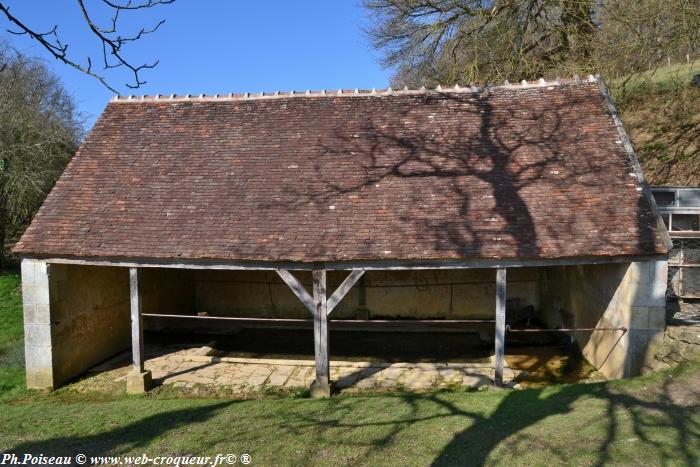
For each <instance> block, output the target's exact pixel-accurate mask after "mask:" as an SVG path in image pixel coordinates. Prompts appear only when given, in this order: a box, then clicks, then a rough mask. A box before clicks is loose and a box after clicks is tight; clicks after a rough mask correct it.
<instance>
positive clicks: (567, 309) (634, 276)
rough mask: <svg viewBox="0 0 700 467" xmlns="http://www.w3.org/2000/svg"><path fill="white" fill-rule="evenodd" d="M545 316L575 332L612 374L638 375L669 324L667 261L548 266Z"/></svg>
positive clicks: (593, 358)
mask: <svg viewBox="0 0 700 467" xmlns="http://www.w3.org/2000/svg"><path fill="white" fill-rule="evenodd" d="M542 270H543V281H542V311H541V316H542V319H543V320H544V321H545V322H546V323H547V324H548V326H551V327H585V328H616V327H625V328H627V332H626V333H622V332H621V331H598V332H587V331H578V332H574V333H572V334H573V337H574V338H575V340H576V342H577V343H578V345H579V346H580V348H581V350H582V352H583V355H584V356H585V357H586V358H587V359H588V361H590V362H591V363H592V364H593V365H594V366H596V367H597V368H598V369H599V370H600V371H601V372H602V373H603V374H605V375H606V376H607V377H608V378H621V377H626V376H632V375H636V374H639V373H640V371H641V369H642V367H643V366H644V362H645V361H646V359H647V358H648V354H649V352H650V351H651V350H650V347H651V346H652V345H653V343H654V342H657V341H658V340H659V339H661V337H662V335H663V330H664V326H665V319H666V314H665V291H666V276H667V263H666V261H644V262H635V263H623V264H605V265H579V266H561V267H551V268H543V269H542Z"/></svg>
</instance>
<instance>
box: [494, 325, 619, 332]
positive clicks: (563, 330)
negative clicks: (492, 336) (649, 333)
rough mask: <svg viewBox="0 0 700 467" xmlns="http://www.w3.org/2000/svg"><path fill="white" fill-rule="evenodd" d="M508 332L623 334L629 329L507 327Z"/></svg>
mask: <svg viewBox="0 0 700 467" xmlns="http://www.w3.org/2000/svg"><path fill="white" fill-rule="evenodd" d="M506 331H508V332H556V331H561V332H574V331H591V332H593V331H622V332H627V328H626V327H624V326H622V327H619V328H558V329H536V328H529V329H513V328H511V327H510V326H506Z"/></svg>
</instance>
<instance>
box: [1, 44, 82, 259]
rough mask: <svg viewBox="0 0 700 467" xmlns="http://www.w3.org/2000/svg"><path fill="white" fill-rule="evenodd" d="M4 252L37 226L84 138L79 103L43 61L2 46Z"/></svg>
mask: <svg viewBox="0 0 700 467" xmlns="http://www.w3.org/2000/svg"><path fill="white" fill-rule="evenodd" d="M0 70H1V71H0V246H2V244H3V243H4V240H5V238H6V237H13V236H16V235H17V234H19V233H20V232H21V230H23V228H24V227H25V226H26V225H27V224H28V222H29V221H30V220H31V218H32V216H33V215H34V213H35V212H36V211H37V209H38V208H39V206H40V205H41V203H42V202H43V200H44V198H45V197H46V194H47V193H48V192H49V190H50V189H51V188H52V187H53V185H54V183H55V182H56V180H57V179H58V177H59V175H60V174H61V172H62V171H63V169H64V168H65V166H66V164H67V163H68V161H69V160H70V158H71V157H72V155H73V154H74V152H75V150H76V148H77V145H78V142H79V139H80V136H81V132H82V128H81V124H80V122H79V121H78V113H77V111H76V110H75V104H74V102H73V98H72V97H71V96H70V95H69V94H68V93H67V92H66V90H65V89H64V88H63V87H62V85H61V83H60V81H59V80H58V78H57V77H56V76H55V75H53V74H52V73H51V72H50V71H49V70H48V68H47V66H46V65H45V64H44V63H43V62H41V61H38V60H33V59H29V58H27V57H24V56H23V55H21V54H19V53H17V52H14V51H12V50H11V49H9V48H8V47H7V46H5V45H3V43H1V42H0Z"/></svg>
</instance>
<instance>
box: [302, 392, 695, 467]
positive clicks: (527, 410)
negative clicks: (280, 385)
mask: <svg viewBox="0 0 700 467" xmlns="http://www.w3.org/2000/svg"><path fill="white" fill-rule="evenodd" d="M696 379H697V378H696ZM678 383H680V384H681V385H686V386H688V385H690V386H693V384H694V383H693V382H692V381H682V382H680V381H679V382H678ZM671 384H672V383H669V382H668V380H667V381H664V382H663V383H654V384H651V387H650V388H649V389H648V390H647V388H642V389H641V390H639V389H636V390H635V389H633V390H629V389H628V387H627V386H626V385H619V384H616V383H596V384H576V385H565V386H561V387H556V388H551V387H550V388H533V389H527V390H522V391H509V392H507V393H505V394H504V397H503V398H502V399H500V401H498V403H497V405H496V406H495V408H494V409H493V410H490V409H489V408H488V407H486V406H485V405H484V404H488V403H486V402H485V401H484V399H481V402H479V399H478V398H479V397H480V396H475V397H474V398H473V399H472V398H471V397H470V396H465V397H464V398H455V396H454V394H450V393H444V392H438V393H433V394H427V395H419V394H400V395H394V396H393V397H396V398H399V399H400V404H399V405H398V406H396V405H395V404H392V403H387V404H386V405H387V407H391V411H392V412H391V413H393V414H396V415H395V416H389V417H388V418H384V417H372V419H369V420H367V419H364V420H358V419H357V416H356V415H355V414H356V413H357V411H358V410H359V411H360V412H361V411H362V410H361V409H362V408H361V407H357V405H356V404H355V403H354V402H353V401H350V403H345V404H342V406H341V405H340V404H337V405H335V406H334V410H335V413H334V414H333V415H332V416H330V417H327V418H325V419H324V420H323V421H319V419H318V418H317V417H315V416H305V415H301V414H299V415H297V417H298V418H296V419H295V420H294V422H292V423H290V424H289V429H290V431H291V433H292V434H293V435H297V436H300V437H303V436H309V434H310V433H309V431H312V432H313V436H314V437H316V438H317V439H318V440H319V442H321V443H322V444H327V445H335V446H340V445H342V446H343V447H346V448H352V449H354V450H358V451H364V453H363V459H369V458H374V457H375V456H382V454H381V453H382V451H384V450H386V449H392V446H393V447H395V446H399V445H402V444H405V443H406V442H407V441H406V439H407V438H411V439H414V438H415V439H418V441H416V443H417V444H418V445H419V446H420V449H418V451H417V452H420V451H425V450H426V449H429V448H430V446H428V445H427V444H426V443H429V442H430V441H427V439H426V440H422V441H421V440H420V438H421V436H423V435H424V436H426V437H428V438H429V437H432V436H433V435H434V434H435V433H436V432H440V431H451V432H454V433H455V434H454V436H453V437H452V439H450V440H449V441H448V442H447V443H446V444H445V445H444V447H443V448H442V449H441V450H440V452H439V453H438V454H437V455H436V456H435V457H434V458H433V459H432V461H429V462H430V464H431V465H434V466H449V465H460V466H461V465H484V464H500V463H504V464H509V463H513V462H514V461H515V462H517V460H518V459H521V460H522V462H523V463H528V462H530V463H532V462H534V463H537V462H542V461H545V460H546V462H552V463H555V464H556V463H562V464H568V463H570V462H571V461H574V462H575V463H586V464H590V465H606V464H608V463H611V462H612V463H616V462H621V461H622V460H623V459H624V458H622V459H621V456H622V455H624V454H620V451H621V450H622V452H624V450H625V449H626V447H625V446H629V447H630V449H633V451H634V449H635V447H636V448H637V451H634V452H638V453H639V456H640V457H639V458H637V459H636V461H635V460H634V459H630V461H631V462H633V463H634V462H650V463H656V462H663V463H681V464H684V465H698V462H699V461H700V458H699V457H698V452H700V441H699V440H700V389H696V390H686V392H688V393H690V394H689V395H688V397H686V398H685V400H678V397H677V392H678V387H676V388H675V389H674V388H672V387H671ZM673 384H675V383H673ZM385 397H392V396H391V395H385ZM471 401H474V403H475V404H477V405H473V406H472V405H470V403H471ZM365 403H367V401H366V400H365ZM560 415H562V416H566V417H567V418H566V419H559V420H556V421H555V420H552V418H553V417H557V416H560ZM368 429H372V430H373V431H375V432H377V433H379V434H377V435H375V436H373V437H371V438H370V439H367V438H365V437H364V436H363V437H362V438H361V440H358V438H357V435H358V433H365V432H367V430H368ZM438 439H439V438H438ZM438 442H441V441H438ZM629 443H637V444H629ZM640 447H643V448H644V449H639V448H640ZM650 453H651V454H650ZM387 455H388V454H387ZM572 456H575V458H574V457H572ZM646 456H651V458H647V457H646ZM654 456H656V458H655V459H654ZM533 459H535V460H533ZM537 459H539V461H538V460H537ZM308 460H309V461H311V460H312V458H309V459H308ZM528 460H529V461H528Z"/></svg>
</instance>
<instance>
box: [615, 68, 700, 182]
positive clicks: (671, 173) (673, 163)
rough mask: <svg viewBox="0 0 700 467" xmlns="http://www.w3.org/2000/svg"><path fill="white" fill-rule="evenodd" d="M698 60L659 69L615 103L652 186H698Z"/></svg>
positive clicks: (628, 86)
mask: <svg viewBox="0 0 700 467" xmlns="http://www.w3.org/2000/svg"><path fill="white" fill-rule="evenodd" d="M697 73H700V64H697V63H696V64H694V65H693V64H691V65H683V66H680V67H672V68H671V69H665V70H663V69H662V70H659V71H658V72H657V73H656V74H655V75H654V76H652V77H642V78H641V79H639V80H637V81H636V82H630V83H628V84H627V88H628V90H627V92H626V93H625V94H624V95H622V93H620V92H618V93H617V95H615V101H616V104H617V107H618V109H619V110H620V114H621V117H622V120H623V122H624V124H625V128H626V129H627V132H628V133H629V135H630V139H631V140H632V144H633V145H634V148H635V151H636V153H637V156H638V157H639V160H640V163H641V164H642V168H643V169H644V173H645V175H646V177H647V180H648V181H649V183H650V184H652V185H685V186H700V85H693V84H691V79H692V77H693V76H694V75H695V74H697Z"/></svg>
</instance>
